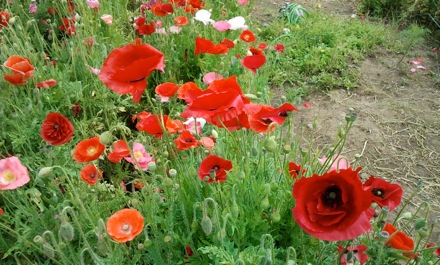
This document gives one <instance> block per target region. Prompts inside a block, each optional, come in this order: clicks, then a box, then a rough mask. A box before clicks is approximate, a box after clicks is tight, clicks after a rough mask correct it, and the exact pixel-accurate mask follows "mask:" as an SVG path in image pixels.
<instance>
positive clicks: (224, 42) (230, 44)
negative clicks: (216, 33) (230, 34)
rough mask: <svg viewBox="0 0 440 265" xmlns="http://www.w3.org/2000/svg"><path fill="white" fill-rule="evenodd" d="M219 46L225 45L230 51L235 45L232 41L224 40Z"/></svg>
mask: <svg viewBox="0 0 440 265" xmlns="http://www.w3.org/2000/svg"><path fill="white" fill-rule="evenodd" d="M221 44H223V45H225V46H226V47H228V48H229V49H232V48H234V47H235V44H234V42H233V41H232V40H229V39H224V40H223V41H222V42H221Z"/></svg>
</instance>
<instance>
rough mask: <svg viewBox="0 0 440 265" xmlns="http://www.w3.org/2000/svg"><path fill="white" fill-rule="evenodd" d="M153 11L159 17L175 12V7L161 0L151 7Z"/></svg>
mask: <svg viewBox="0 0 440 265" xmlns="http://www.w3.org/2000/svg"><path fill="white" fill-rule="evenodd" d="M151 12H152V13H153V14H155V15H156V16H158V17H164V16H166V15H168V14H172V13H174V8H173V5H171V4H164V3H162V2H161V1H159V2H157V3H156V4H155V5H154V6H153V7H151Z"/></svg>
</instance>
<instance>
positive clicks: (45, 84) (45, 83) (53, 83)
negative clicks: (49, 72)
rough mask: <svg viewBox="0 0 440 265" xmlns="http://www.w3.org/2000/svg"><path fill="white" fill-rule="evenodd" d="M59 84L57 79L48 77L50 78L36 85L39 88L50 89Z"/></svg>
mask: <svg viewBox="0 0 440 265" xmlns="http://www.w3.org/2000/svg"><path fill="white" fill-rule="evenodd" d="M56 85H57V81H56V80H55V79H48V80H44V81H42V82H39V83H38V84H37V85H36V87H37V88H38V89H40V88H42V87H43V88H46V89H49V88H50V87H52V86H56Z"/></svg>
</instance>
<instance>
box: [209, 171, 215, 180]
mask: <svg viewBox="0 0 440 265" xmlns="http://www.w3.org/2000/svg"><path fill="white" fill-rule="evenodd" d="M209 176H210V177H211V178H212V179H215V176H216V173H215V170H214V169H211V170H209Z"/></svg>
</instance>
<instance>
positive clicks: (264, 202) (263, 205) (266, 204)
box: [261, 196, 269, 209]
mask: <svg viewBox="0 0 440 265" xmlns="http://www.w3.org/2000/svg"><path fill="white" fill-rule="evenodd" d="M267 207H269V198H268V197H267V196H266V197H264V199H263V200H262V201H261V208H263V209H266V208H267Z"/></svg>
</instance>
